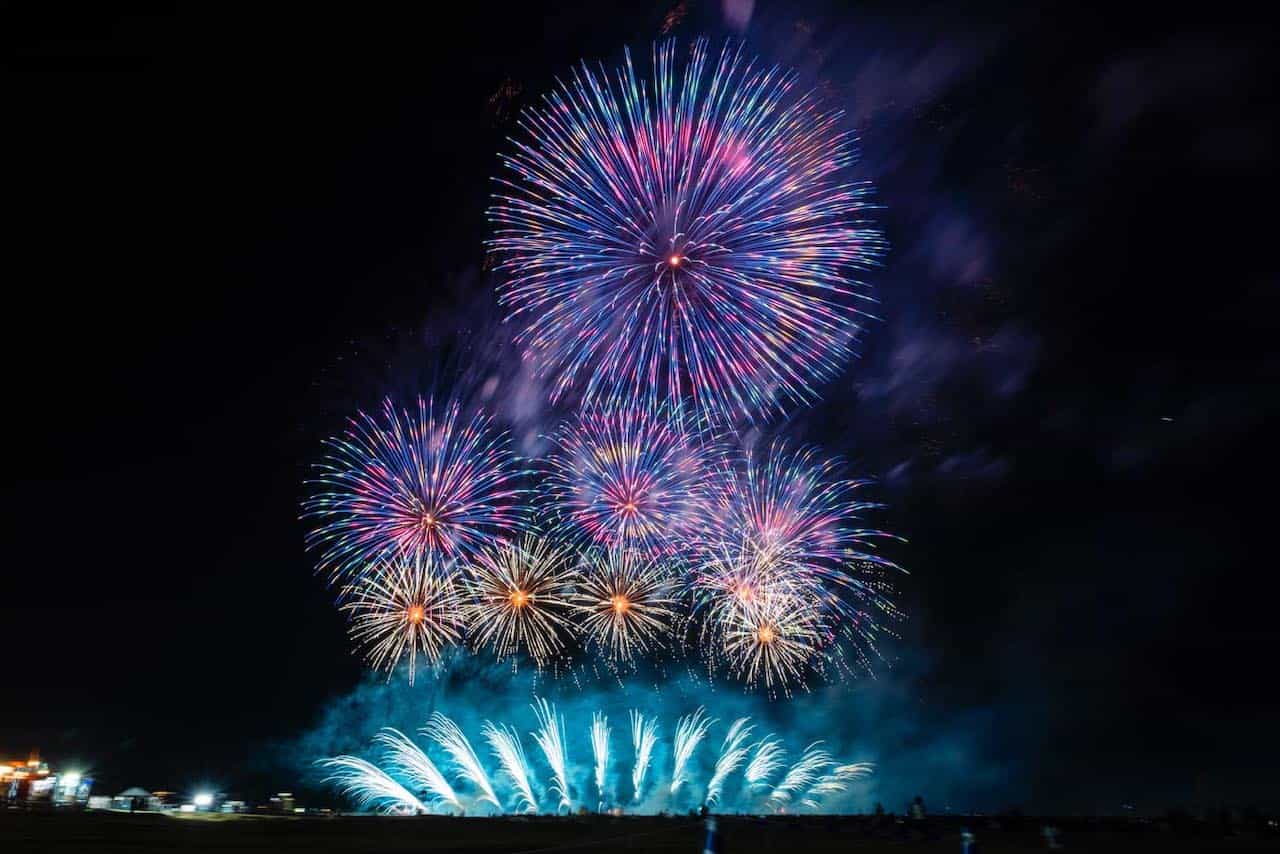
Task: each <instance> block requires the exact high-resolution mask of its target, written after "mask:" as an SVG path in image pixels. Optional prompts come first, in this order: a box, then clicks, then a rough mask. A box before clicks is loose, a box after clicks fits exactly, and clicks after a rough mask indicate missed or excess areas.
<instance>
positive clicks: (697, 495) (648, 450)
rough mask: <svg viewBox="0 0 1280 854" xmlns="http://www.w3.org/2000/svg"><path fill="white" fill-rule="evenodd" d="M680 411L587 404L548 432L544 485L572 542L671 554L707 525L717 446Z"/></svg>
mask: <svg viewBox="0 0 1280 854" xmlns="http://www.w3.org/2000/svg"><path fill="white" fill-rule="evenodd" d="M681 420H682V419H681V416H680V415H679V413H678V411H677V412H671V411H668V410H666V409H660V410H652V409H649V408H647V407H644V406H635V405H633V406H618V407H615V408H612V409H601V408H598V407H592V408H590V409H587V410H586V411H584V412H582V413H581V414H579V416H578V417H577V419H576V420H574V421H572V422H570V423H568V424H565V425H563V426H562V427H561V428H560V429H559V430H557V431H556V433H555V434H554V435H552V437H551V440H552V442H553V443H554V446H555V447H554V449H553V451H552V453H551V456H550V458H549V460H548V478H547V483H548V487H549V492H550V495H551V496H552V497H553V498H554V500H555V502H556V506H557V509H558V511H559V512H560V513H562V514H563V515H564V519H565V524H564V525H562V527H567V528H568V529H569V531H568V533H570V535H571V536H573V538H574V539H575V540H580V541H582V542H585V543H588V544H591V545H594V546H599V547H605V548H614V547H622V546H625V547H630V548H638V549H641V550H643V551H645V552H646V553H648V554H651V555H657V554H664V553H668V552H670V551H672V550H674V549H676V548H678V547H680V546H681V545H682V544H683V543H684V542H686V541H687V540H689V539H691V538H692V537H694V536H695V535H696V534H697V533H698V532H699V531H700V530H702V529H703V528H704V527H705V525H706V520H707V513H708V509H709V499H710V491H709V490H710V486H711V482H712V481H711V475H712V474H713V473H714V471H715V470H716V469H715V465H714V461H715V459H716V457H715V454H716V452H715V451H714V450H713V446H712V445H711V444H710V443H707V442H703V441H700V440H698V439H695V438H694V436H692V435H691V434H690V433H688V432H686V430H685V429H684V427H683V426H682V425H681Z"/></svg>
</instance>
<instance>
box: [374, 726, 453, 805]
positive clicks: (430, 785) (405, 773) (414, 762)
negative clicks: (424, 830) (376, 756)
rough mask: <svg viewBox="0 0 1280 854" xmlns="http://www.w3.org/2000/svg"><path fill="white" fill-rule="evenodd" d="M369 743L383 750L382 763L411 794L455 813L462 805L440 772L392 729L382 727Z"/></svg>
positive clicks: (408, 739) (419, 749)
mask: <svg viewBox="0 0 1280 854" xmlns="http://www.w3.org/2000/svg"><path fill="white" fill-rule="evenodd" d="M373 740H374V741H375V742H376V743H378V744H381V745H383V746H384V747H385V748H386V753H385V755H384V757H383V762H384V764H386V766H387V767H388V768H390V769H391V770H392V771H394V772H396V773H397V774H399V775H400V776H401V777H403V778H405V779H406V780H408V781H409V784H410V785H411V786H413V788H414V790H415V791H418V792H426V793H427V794H428V795H429V796H430V797H429V800H430V802H431V803H432V804H446V805H448V806H450V807H454V808H456V809H458V810H461V809H462V804H461V803H460V802H459V801H458V795H457V793H456V792H454V790H453V786H451V785H449V781H448V780H446V779H445V776H444V775H443V774H441V773H440V769H439V768H437V767H436V764H435V763H434V762H432V761H431V758H430V757H428V756H427V754H426V753H423V751H422V748H421V747H419V746H418V745H417V744H415V743H414V742H413V740H412V739H410V738H409V737H408V736H406V735H405V734H404V733H402V732H400V730H398V729H394V728H392V727H384V728H383V729H382V730H381V731H380V732H379V733H378V734H377V735H376V736H374V737H373Z"/></svg>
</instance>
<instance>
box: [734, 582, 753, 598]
mask: <svg viewBox="0 0 1280 854" xmlns="http://www.w3.org/2000/svg"><path fill="white" fill-rule="evenodd" d="M738 598H739V599H741V600H742V601H743V602H750V601H751V600H752V599H754V598H756V592H755V591H754V590H752V589H751V585H750V584H744V585H742V586H741V587H739V588H738Z"/></svg>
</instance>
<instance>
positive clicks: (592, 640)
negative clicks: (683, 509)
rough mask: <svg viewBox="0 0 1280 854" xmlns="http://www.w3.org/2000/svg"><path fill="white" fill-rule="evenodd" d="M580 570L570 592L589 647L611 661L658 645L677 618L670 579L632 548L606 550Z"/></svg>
mask: <svg viewBox="0 0 1280 854" xmlns="http://www.w3.org/2000/svg"><path fill="white" fill-rule="evenodd" d="M592 557H593V558H594V559H597V560H600V564H599V565H598V566H590V567H588V568H587V569H585V570H584V571H583V572H581V574H580V577H579V584H578V587H577V589H576V590H575V592H574V595H573V599H572V601H573V605H574V608H575V610H576V611H577V612H578V615H579V621H580V622H579V625H580V629H581V631H582V633H583V635H584V636H585V637H586V639H587V643H588V645H589V646H592V647H595V648H597V649H599V650H600V651H601V652H603V653H604V654H605V656H607V657H608V659H609V660H611V661H614V662H619V661H630V660H631V659H633V658H634V657H635V656H637V655H643V654H645V653H648V652H651V651H654V650H657V649H660V648H662V647H663V646H664V645H665V637H666V636H667V635H668V634H670V631H671V628H672V625H673V623H674V621H675V619H676V614H675V610H674V609H675V607H676V604H677V603H676V600H675V592H674V590H673V580H672V579H671V578H670V577H669V576H668V573H667V571H666V570H665V569H664V568H663V566H662V564H660V563H659V562H658V561H655V560H653V559H651V558H648V557H645V556H644V555H642V554H640V553H639V552H637V551H635V550H633V549H611V550H609V551H608V552H605V553H604V554H603V556H601V555H599V554H595V555H593V556H592Z"/></svg>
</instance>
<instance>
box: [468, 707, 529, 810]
mask: <svg viewBox="0 0 1280 854" xmlns="http://www.w3.org/2000/svg"><path fill="white" fill-rule="evenodd" d="M481 734H482V735H483V736H484V738H485V741H487V742H489V747H490V748H491V749H492V751H493V756H494V758H495V759H497V760H498V765H499V767H500V768H501V769H502V773H503V774H505V775H506V777H507V779H508V780H509V781H510V782H511V785H512V786H513V787H514V788H515V793H516V798H517V803H518V806H519V808H520V809H522V810H523V811H525V812H537V811H538V801H537V799H536V798H534V796H533V785H532V784H531V783H530V782H529V760H528V759H526V758H525V755H524V745H522V744H521V743H520V736H519V735H518V734H517V733H516V731H515V730H514V729H512V728H510V727H508V726H507V725H506V724H502V725H501V726H500V727H497V726H494V725H493V724H491V723H490V722H489V721H485V722H484V727H483V728H482V730H481Z"/></svg>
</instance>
